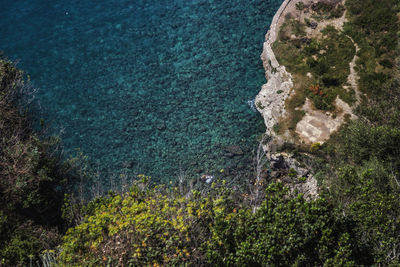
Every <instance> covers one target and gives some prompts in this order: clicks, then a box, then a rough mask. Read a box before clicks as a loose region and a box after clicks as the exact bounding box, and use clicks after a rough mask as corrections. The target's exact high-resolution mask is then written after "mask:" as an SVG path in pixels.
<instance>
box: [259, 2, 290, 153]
mask: <svg viewBox="0 0 400 267" xmlns="http://www.w3.org/2000/svg"><path fill="white" fill-rule="evenodd" d="M290 2H292V0H285V1H284V2H283V3H282V5H281V6H280V8H279V9H278V11H277V12H276V14H275V16H274V18H273V19H272V23H271V26H270V29H269V31H268V32H267V34H266V35H265V42H264V46H263V52H262V54H261V60H262V62H263V66H264V69H265V77H266V79H267V83H266V84H264V85H263V86H262V88H261V91H260V92H259V93H258V95H257V96H256V100H255V103H256V107H257V110H258V111H259V112H260V113H261V115H262V116H263V118H264V122H265V125H266V128H267V129H266V134H267V135H269V136H271V137H272V142H271V143H270V144H274V143H276V142H277V141H278V140H277V138H276V137H277V136H276V134H275V132H274V126H275V125H277V123H278V121H279V119H280V118H282V117H283V116H284V115H285V100H286V99H287V98H288V96H289V95H290V90H291V89H292V87H293V81H292V75H291V74H290V73H289V72H287V71H286V68H285V66H282V65H280V64H279V62H278V61H277V60H276V57H275V54H274V52H273V50H272V44H273V43H274V42H275V41H276V36H277V34H278V30H279V28H278V23H279V19H280V18H281V16H282V15H283V14H284V11H285V9H286V7H287V6H288V4H289V3H290ZM267 149H268V152H269V150H270V149H272V145H270V147H268V148H267Z"/></svg>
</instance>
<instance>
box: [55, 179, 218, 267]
mask: <svg viewBox="0 0 400 267" xmlns="http://www.w3.org/2000/svg"><path fill="white" fill-rule="evenodd" d="M141 178H146V177H144V176H141ZM163 190H164V189H163V188H160V187H156V188H153V189H151V190H150V189H148V190H147V189H146V190H142V189H140V185H139V184H137V185H135V186H133V187H132V188H131V190H130V192H128V193H126V194H124V195H117V196H114V197H111V198H109V199H107V201H105V202H104V201H102V202H101V203H102V204H99V205H98V206H97V207H96V208H95V210H94V214H93V215H92V216H88V217H87V218H86V220H85V221H84V222H83V223H82V224H80V225H78V226H76V227H75V228H72V229H70V230H69V231H68V232H67V234H66V235H65V237H64V244H63V246H62V253H61V255H60V260H61V262H62V263H63V264H64V265H68V266H70V265H84V266H97V265H103V264H111V265H112V266H115V265H117V264H121V263H125V264H127V263H129V264H133V265H134V266H143V265H149V264H151V265H154V264H155V265H157V264H162V265H165V264H176V263H184V262H189V261H190V262H195V261H197V260H200V257H201V255H200V254H199V253H200V251H198V250H199V249H198V247H196V245H197V244H201V243H202V241H201V239H202V237H203V236H204V237H205V236H207V233H205V232H203V231H207V225H208V222H209V218H210V217H211V216H213V214H217V215H218V214H221V213H224V209H225V208H224V205H223V203H224V201H225V200H224V198H223V197H222V196H220V197H219V198H216V199H214V200H211V198H209V197H200V194H199V193H198V192H196V191H193V192H192V194H191V197H190V198H186V197H182V196H179V195H176V196H174V197H172V195H173V194H171V192H169V194H166V193H162V192H163Z"/></svg>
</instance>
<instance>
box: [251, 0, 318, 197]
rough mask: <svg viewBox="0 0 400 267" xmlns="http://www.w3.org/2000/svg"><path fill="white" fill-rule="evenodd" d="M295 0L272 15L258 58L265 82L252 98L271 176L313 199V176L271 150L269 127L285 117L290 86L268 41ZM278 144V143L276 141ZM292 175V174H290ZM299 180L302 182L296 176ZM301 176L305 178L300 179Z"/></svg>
mask: <svg viewBox="0 0 400 267" xmlns="http://www.w3.org/2000/svg"><path fill="white" fill-rule="evenodd" d="M293 1H296V0H285V1H284V2H283V3H282V5H281V7H280V8H279V9H278V11H277V13H276V14H275V16H274V18H273V20H272V23H271V26H270V29H269V31H268V32H267V34H266V35H265V42H264V46H263V52H262V54H261V60H262V61H263V66H264V69H265V77H266V79H267V83H266V84H264V85H263V86H262V88H261V91H260V92H259V93H258V95H257V96H256V99H255V104H256V108H257V110H258V111H259V112H260V113H261V115H262V116H263V118H264V122H265V125H266V128H267V129H266V134H267V135H269V136H270V137H271V141H270V142H269V143H268V145H266V146H265V147H264V150H265V151H266V152H267V153H266V155H267V158H268V160H269V161H270V166H271V171H272V172H271V176H275V177H273V178H279V179H280V180H282V181H283V182H285V184H287V185H288V186H289V188H291V190H292V191H294V190H297V191H299V192H301V193H303V194H304V196H305V197H306V198H311V199H313V198H316V197H317V196H318V186H317V181H316V180H315V178H314V177H313V175H312V174H311V173H310V172H309V171H308V170H307V169H305V168H303V167H300V164H299V162H297V160H296V159H294V158H293V157H292V156H291V155H289V154H287V153H274V145H275V144H277V143H279V137H278V136H277V135H276V134H275V132H274V130H273V128H274V125H276V124H277V123H278V122H279V120H280V119H281V118H282V117H283V116H285V113H286V112H285V101H286V99H287V98H288V97H289V95H290V93H291V90H292V88H293V80H292V75H291V74H290V73H289V72H287V71H286V68H285V66H282V65H280V64H279V63H278V61H277V59H276V57H275V54H274V52H273V50H272V44H273V43H274V42H275V40H276V37H277V34H278V30H279V29H278V22H279V19H280V18H281V17H282V16H284V15H285V12H284V11H285V9H286V7H287V6H288V4H289V3H291V2H293ZM278 145H279V144H278ZM290 172H293V173H295V175H294V176H296V178H294V177H292V178H293V179H291V178H288V174H289V173H290ZM292 176H293V174H292ZM298 178H300V179H303V181H302V182H296V181H299V179H298ZM304 179H305V180H304Z"/></svg>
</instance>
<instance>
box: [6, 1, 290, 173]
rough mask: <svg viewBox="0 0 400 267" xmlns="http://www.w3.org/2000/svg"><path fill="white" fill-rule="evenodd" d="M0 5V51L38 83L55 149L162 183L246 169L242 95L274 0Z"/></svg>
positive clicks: (259, 128) (251, 85) (256, 82)
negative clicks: (59, 144)
mask: <svg viewBox="0 0 400 267" xmlns="http://www.w3.org/2000/svg"><path fill="white" fill-rule="evenodd" d="M0 2H1V9H0V50H2V51H4V54H5V55H7V57H9V58H10V59H13V60H15V59H18V60H19V64H18V66H19V67H20V68H22V69H24V70H25V71H26V73H28V74H29V75H30V77H31V79H32V81H33V84H34V85H35V86H36V87H37V88H39V93H38V95H37V100H38V101H39V103H40V106H41V115H40V117H43V118H44V119H45V121H46V123H47V125H49V126H50V127H51V129H52V131H53V133H57V134H61V136H62V138H63V143H64V149H65V153H66V155H67V156H68V155H74V153H75V152H74V151H75V149H76V148H80V150H81V151H82V152H84V153H85V154H86V155H87V156H88V159H89V163H90V164H91V166H93V167H94V168H96V169H98V170H100V171H101V173H103V174H106V173H108V172H112V173H118V172H120V171H121V170H122V168H125V169H129V170H132V171H137V172H141V173H146V174H149V175H151V176H153V177H156V179H158V180H163V181H166V180H170V179H174V177H176V174H177V173H178V172H179V170H180V169H183V170H185V171H186V172H187V173H188V174H190V175H192V176H196V175H197V176H198V175H201V174H204V173H209V174H212V173H218V170H220V169H222V168H224V169H226V170H228V172H231V173H232V174H235V173H240V172H244V171H248V170H250V169H251V158H252V154H251V151H252V150H253V149H254V148H255V147H256V144H257V143H256V137H257V136H258V135H260V134H261V133H262V132H263V131H264V125H263V121H262V118H261V116H260V115H259V114H257V113H256V112H254V110H253V109H252V108H251V106H250V105H249V104H248V101H249V100H252V99H254V97H255V96H256V94H257V93H258V91H259V90H260V87H261V85H262V84H263V83H264V82H265V78H264V71H263V68H262V63H261V60H260V53H261V51H262V43H263V40H264V35H265V33H266V31H267V29H268V27H269V24H270V22H271V20H272V17H273V15H274V13H275V12H276V10H277V9H278V7H279V5H280V4H281V2H282V0H248V1H244V0H230V1H224V0H186V1H185V0H170V1H166V0H164V1H161V0H153V1H142V0H109V1H98V0H86V1H85V0H79V1H78V0H68V1H66V0H65V1H61V0H53V1H48V0H46V1H45V0H34V1H27V0H19V1H15V0H1V1H0ZM230 145H235V146H240V148H241V149H242V150H243V155H237V156H233V155H232V154H231V153H229V149H228V150H227V149H226V147H227V146H230ZM105 176H106V175H105Z"/></svg>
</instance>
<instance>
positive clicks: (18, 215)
mask: <svg viewBox="0 0 400 267" xmlns="http://www.w3.org/2000/svg"><path fill="white" fill-rule="evenodd" d="M30 89H31V87H30V86H29V82H27V81H26V80H24V77H23V73H22V72H21V71H20V70H18V69H17V68H15V66H14V65H13V64H12V63H11V62H9V61H7V60H5V59H0V133H1V138H0V203H1V206H0V265H10V266H20V265H21V266H22V265H27V264H28V263H29V262H30V261H33V262H35V261H37V260H38V255H39V253H40V252H41V251H42V250H44V249H50V248H52V247H54V246H55V245H57V244H58V243H59V241H60V238H59V234H58V233H59V231H60V230H61V229H62V227H63V221H62V219H61V205H62V199H63V192H62V188H63V184H64V182H65V180H66V177H67V175H66V169H65V168H64V167H63V165H61V163H60V161H59V158H58V157H57V156H56V150H55V145H56V144H57V140H55V139H52V138H50V139H43V140H40V139H39V137H38V136H37V134H35V133H34V132H33V131H32V128H31V127H30V123H29V120H28V119H27V116H26V115H24V114H22V113H21V111H20V108H19V107H21V106H22V104H23V103H26V102H24V101H26V99H24V97H25V98H26V97H32V95H31V93H32V92H31V91H30Z"/></svg>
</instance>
